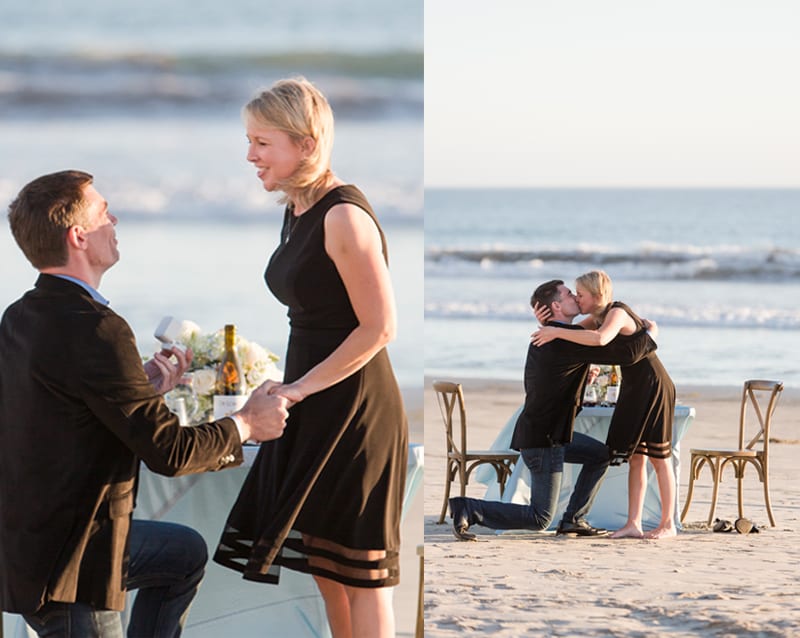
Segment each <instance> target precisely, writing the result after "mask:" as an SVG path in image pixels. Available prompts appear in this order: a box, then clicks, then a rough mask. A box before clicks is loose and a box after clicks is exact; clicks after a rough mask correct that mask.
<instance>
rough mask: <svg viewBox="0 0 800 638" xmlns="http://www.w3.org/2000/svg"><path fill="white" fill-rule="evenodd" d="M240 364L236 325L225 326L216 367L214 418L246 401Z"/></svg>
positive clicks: (227, 413) (223, 414)
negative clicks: (222, 344)
mask: <svg viewBox="0 0 800 638" xmlns="http://www.w3.org/2000/svg"><path fill="white" fill-rule="evenodd" d="M244 394H245V382H244V374H243V373H242V364H241V363H240V362H239V357H238V356H237V355H236V326H234V325H233V324H227V325H226V326H225V350H224V351H223V353H222V359H221V360H220V362H219V366H218V367H217V384H216V395H215V396H214V418H215V419H221V418H222V417H224V416H227V415H229V414H231V413H232V412H236V410H238V409H239V408H241V407H242V406H243V405H244V404H245V401H246V397H245V396H244Z"/></svg>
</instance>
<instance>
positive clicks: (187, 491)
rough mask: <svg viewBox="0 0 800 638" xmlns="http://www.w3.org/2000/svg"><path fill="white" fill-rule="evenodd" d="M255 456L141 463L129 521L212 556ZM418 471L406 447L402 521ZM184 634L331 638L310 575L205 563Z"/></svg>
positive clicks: (418, 454)
mask: <svg viewBox="0 0 800 638" xmlns="http://www.w3.org/2000/svg"><path fill="white" fill-rule="evenodd" d="M257 452H258V447H257V446H247V447H245V462H244V463H243V464H242V465H241V466H240V467H238V468H234V469H229V470H223V471H221V472H208V473H204V474H194V475H191V476H182V477H178V478H167V477H163V476H159V475H157V474H153V473H152V472H150V471H149V470H147V468H145V467H144V465H143V466H142V472H141V477H140V482H139V493H138V498H137V503H136V510H135V512H134V516H135V518H140V519H143V518H152V519H158V520H165V521H172V522H176V523H182V524H184V525H188V526H189V527H192V528H194V529H196V530H197V531H198V532H200V533H201V534H202V535H203V537H204V538H205V540H206V544H207V545H208V548H209V553H210V554H213V553H214V550H215V548H216V546H217V542H218V541H219V537H220V533H221V531H222V526H223V525H224V523H225V518H226V517H227V515H228V512H229V510H230V508H231V506H232V505H233V502H234V500H235V499H236V496H237V495H238V493H239V488H240V487H241V484H242V482H243V481H244V478H245V476H246V475H247V472H248V468H249V466H250V465H252V462H253V459H254V458H255V455H256V453H257ZM423 469H424V448H423V446H422V445H419V444H411V445H409V450H408V475H407V478H406V491H405V498H404V501H403V515H405V513H406V512H407V511H408V508H409V506H410V504H411V502H412V500H413V498H414V496H415V494H416V493H417V491H418V490H419V487H420V486H421V485H422V478H423ZM132 595H133V594H129V596H132ZM127 607H128V608H130V604H129V605H127ZM6 616H7V618H8V619H10V618H17V619H18V622H16V631H15V633H13V634H12V632H11V627H10V626H9V625H10V622H9V623H7V625H6V626H7V628H8V629H7V632H8V633H7V635H8V636H12V635H13V636H16V637H18V638H24V637H27V636H31V637H32V638H35V634H34V633H33V632H30V634H29V633H28V632H27V631H26V627H27V625H26V624H25V623H24V622H23V621H22V618H21V617H18V616H10V615H6ZM183 635H184V636H185V637H186V638H219V637H220V636H225V637H226V638H239V637H244V636H262V635H263V636H266V635H270V636H291V637H292V638H305V637H309V638H321V637H322V638H325V637H330V635H331V634H330V630H329V629H328V623H327V620H326V617H325V606H324V603H323V602H322V597H321V596H320V595H319V593H318V590H317V588H316V585H315V584H314V581H313V579H312V577H311V576H309V575H308V574H302V573H299V572H295V571H292V570H290V569H282V570H281V582H280V585H278V586H275V585H266V584H263V583H254V582H250V581H246V580H243V579H242V577H241V575H240V574H239V573H238V572H234V571H231V570H230V569H226V568H224V567H221V566H220V565H217V564H216V563H214V562H212V561H210V560H209V563H208V566H207V568H206V576H205V579H204V580H203V584H202V586H201V587H200V591H199V593H198V594H197V597H196V598H195V600H194V603H193V604H192V609H191V611H190V613H189V619H188V621H187V624H186V628H185V630H184V632H183Z"/></svg>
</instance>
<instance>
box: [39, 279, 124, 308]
mask: <svg viewBox="0 0 800 638" xmlns="http://www.w3.org/2000/svg"><path fill="white" fill-rule="evenodd" d="M53 276H54V277H59V278H61V279H66V280H67V281H71V282H72V283H73V284H78V285H79V286H80V287H81V288H83V289H84V290H85V291H86V292H88V293H89V294H90V295H91V296H92V299H94V300H95V301H96V302H97V303H101V304H103V305H104V306H107V305H109V303H111V302H109V300H108V299H106V298H105V297H104V296H103V295H101V294H100V293H99V292H97V290H95V289H94V288H92V287H91V286H90V285H89V284H87V283H86V282H85V281H82V280H80V279H76V278H75V277H70V276H69V275H53Z"/></svg>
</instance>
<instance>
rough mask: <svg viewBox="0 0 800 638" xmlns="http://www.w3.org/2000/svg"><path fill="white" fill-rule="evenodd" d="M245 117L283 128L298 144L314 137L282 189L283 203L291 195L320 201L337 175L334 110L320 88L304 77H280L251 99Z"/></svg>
mask: <svg viewBox="0 0 800 638" xmlns="http://www.w3.org/2000/svg"><path fill="white" fill-rule="evenodd" d="M242 116H243V118H244V119H245V121H246V120H247V119H250V118H251V119H252V120H254V121H255V122H256V123H258V124H261V125H262V126H266V127H269V128H275V129H278V130H280V131H283V132H284V133H286V134H288V135H289V137H290V138H291V139H292V140H293V141H294V142H296V143H298V144H300V143H301V142H302V141H303V139H305V138H306V137H310V138H311V139H312V140H314V150H313V151H312V152H311V153H310V154H309V156H308V157H307V158H305V159H304V160H302V162H301V164H300V166H299V168H298V169H297V170H296V171H295V173H294V174H293V175H292V176H291V177H289V178H287V179H285V180H283V182H281V183H280V184H279V188H280V190H281V191H283V193H284V197H283V198H281V200H280V201H281V203H284V204H285V203H286V202H287V201H288V200H289V198H290V197H291V199H293V200H294V201H296V202H297V203H300V204H303V205H311V204H312V203H314V202H315V201H317V200H318V199H319V197H321V196H322V194H323V192H324V191H325V190H327V188H328V185H329V183H330V180H331V178H332V177H333V173H332V172H331V168H330V165H331V152H332V151H333V111H332V110H331V107H330V104H328V100H327V99H326V98H325V96H324V95H323V94H322V93H321V92H320V91H319V89H317V87H315V86H314V85H313V84H312V83H311V82H309V81H308V80H306V79H305V78H304V77H295V78H289V79H285V80H278V81H277V82H275V84H273V85H272V86H271V87H270V88H269V89H266V90H263V91H260V92H259V93H258V94H257V95H256V96H255V97H254V98H253V99H252V100H250V101H249V102H248V103H247V104H246V105H245V106H244V108H243V109H242Z"/></svg>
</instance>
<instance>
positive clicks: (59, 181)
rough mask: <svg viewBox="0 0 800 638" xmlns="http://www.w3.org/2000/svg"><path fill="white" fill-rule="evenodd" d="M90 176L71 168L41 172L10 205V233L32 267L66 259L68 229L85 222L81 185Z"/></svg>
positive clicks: (37, 267) (55, 263) (54, 264)
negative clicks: (47, 173) (43, 173)
mask: <svg viewBox="0 0 800 638" xmlns="http://www.w3.org/2000/svg"><path fill="white" fill-rule="evenodd" d="M92 179H93V178H92V176H91V175H89V173H84V172H83V171H73V170H68V171H59V172H58V173H50V174H49V175H43V176H42V177H37V178H36V179H35V180H33V181H32V182H30V183H29V184H27V185H26V186H25V187H24V188H23V189H22V190H21V191H20V192H19V195H17V197H16V199H15V200H14V201H13V202H11V204H10V205H9V207H8V223H9V225H10V226H11V233H12V234H13V235H14V239H15V240H16V242H17V245H18V246H19V247H20V249H22V252H23V253H24V254H25V257H27V258H28V261H29V262H31V264H32V265H33V267H34V268H36V269H38V270H41V269H42V268H52V267H54V266H63V265H64V264H66V263H67V244H66V241H65V240H66V236H67V231H68V230H69V229H70V228H71V227H72V226H77V225H81V224H86V223H87V219H86V210H87V208H86V201H85V200H84V196H83V189H84V187H85V186H86V185H87V184H91V183H92Z"/></svg>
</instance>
